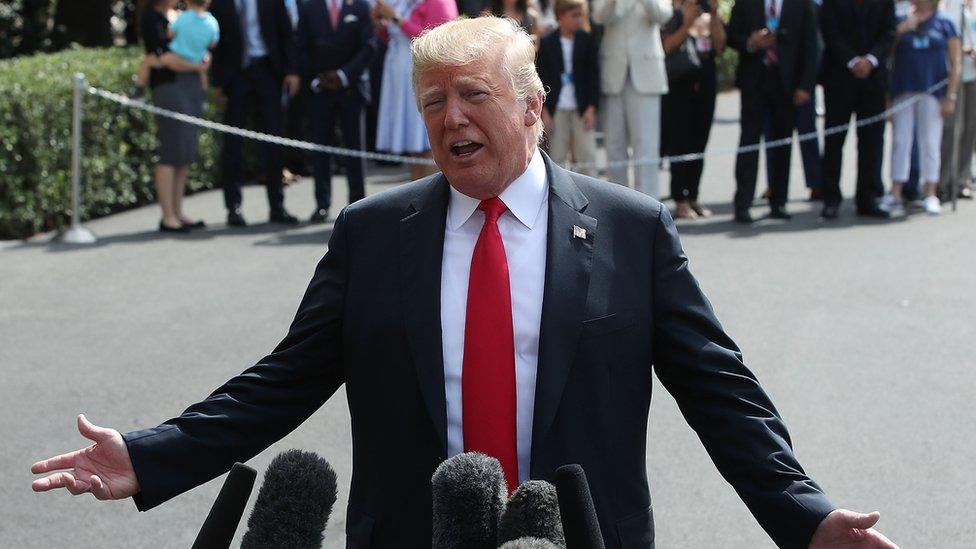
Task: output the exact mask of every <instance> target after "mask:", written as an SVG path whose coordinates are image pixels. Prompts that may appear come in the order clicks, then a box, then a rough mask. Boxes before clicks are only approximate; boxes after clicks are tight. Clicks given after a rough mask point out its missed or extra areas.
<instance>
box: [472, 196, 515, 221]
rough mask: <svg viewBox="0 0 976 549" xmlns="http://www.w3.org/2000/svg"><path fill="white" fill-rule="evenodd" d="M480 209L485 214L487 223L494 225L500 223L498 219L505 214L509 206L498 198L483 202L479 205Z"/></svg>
mask: <svg viewBox="0 0 976 549" xmlns="http://www.w3.org/2000/svg"><path fill="white" fill-rule="evenodd" d="M478 209H479V210H481V211H483V212H485V222H487V223H494V222H496V221H498V218H499V217H501V215H502V214H503V213H505V210H507V209H508V206H506V205H505V203H504V202H502V199H501V198H498V197H497V196H496V197H494V198H489V199H488V200H482V201H481V204H478Z"/></svg>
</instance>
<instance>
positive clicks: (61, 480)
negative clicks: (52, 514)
mask: <svg viewBox="0 0 976 549" xmlns="http://www.w3.org/2000/svg"><path fill="white" fill-rule="evenodd" d="M55 488H65V489H67V490H68V491H69V492H71V493H72V494H74V495H76V496H77V495H79V494H84V493H85V492H87V491H88V490H89V489H90V488H91V484H89V483H87V482H84V481H81V480H78V479H76V478H75V477H74V475H72V474H71V473H69V472H67V471H62V472H60V473H55V474H53V475H49V476H46V477H44V478H41V479H37V480H35V481H34V482H32V483H31V489H32V490H34V491H35V492H47V491H48V490H53V489H55Z"/></svg>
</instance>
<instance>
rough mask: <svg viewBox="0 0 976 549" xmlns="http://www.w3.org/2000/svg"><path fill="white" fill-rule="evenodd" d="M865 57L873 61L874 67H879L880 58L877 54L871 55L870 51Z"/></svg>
mask: <svg viewBox="0 0 976 549" xmlns="http://www.w3.org/2000/svg"><path fill="white" fill-rule="evenodd" d="M864 58H865V59H867V60H868V62H869V63H871V66H872V67H874V68H878V58H877V57H875V56H873V55H871V54H870V53H869V54H867V55H865V56H864Z"/></svg>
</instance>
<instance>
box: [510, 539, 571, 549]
mask: <svg viewBox="0 0 976 549" xmlns="http://www.w3.org/2000/svg"><path fill="white" fill-rule="evenodd" d="M498 549H562V546H560V545H556V544H555V543H553V542H551V541H549V540H546V539H539V538H519V539H516V540H512V541H508V542H505V543H504V544H502V545H501V546H499V547H498Z"/></svg>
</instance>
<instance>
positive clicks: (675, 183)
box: [661, 62, 718, 202]
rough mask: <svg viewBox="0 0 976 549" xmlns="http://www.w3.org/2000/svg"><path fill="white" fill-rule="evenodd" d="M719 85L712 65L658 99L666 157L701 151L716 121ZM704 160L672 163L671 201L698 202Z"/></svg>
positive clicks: (675, 85)
mask: <svg viewBox="0 0 976 549" xmlns="http://www.w3.org/2000/svg"><path fill="white" fill-rule="evenodd" d="M717 90H718V83H717V78H716V74H715V64H714V63H708V62H706V63H704V65H703V67H702V70H701V71H700V72H699V73H698V74H697V75H696V76H694V77H691V78H687V79H683V80H679V81H677V82H675V83H673V84H671V85H670V90H669V91H668V93H667V95H665V96H664V97H663V98H662V100H661V145H662V152H663V153H664V154H665V155H668V156H674V155H682V154H691V153H700V152H704V150H705V145H707V144H708V136H709V134H710V133H711V130H712V121H713V120H714V118H715V94H716V93H717ZM704 167H705V162H704V161H703V160H693V161H690V162H672V163H671V198H673V199H675V200H676V201H679V202H684V201H694V200H698V188H699V186H700V184H701V176H702V170H703V169H704Z"/></svg>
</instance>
